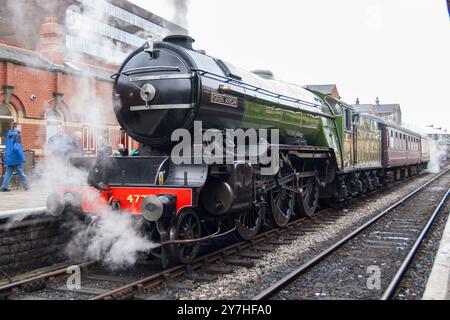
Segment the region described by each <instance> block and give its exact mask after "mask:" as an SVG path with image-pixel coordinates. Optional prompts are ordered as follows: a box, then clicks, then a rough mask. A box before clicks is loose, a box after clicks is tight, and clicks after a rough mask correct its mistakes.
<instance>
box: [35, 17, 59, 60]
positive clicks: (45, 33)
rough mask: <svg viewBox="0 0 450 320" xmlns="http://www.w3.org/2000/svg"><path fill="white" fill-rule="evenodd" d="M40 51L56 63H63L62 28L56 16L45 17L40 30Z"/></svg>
mask: <svg viewBox="0 0 450 320" xmlns="http://www.w3.org/2000/svg"><path fill="white" fill-rule="evenodd" d="M39 35H40V45H39V48H40V50H39V51H40V52H41V53H42V54H43V55H44V56H45V57H47V58H49V59H50V60H51V61H53V62H54V63H56V64H63V63H64V48H65V46H64V28H63V26H62V25H60V24H59V23H58V18H56V17H49V18H46V19H45V22H44V24H42V26H41V28H40V30H39Z"/></svg>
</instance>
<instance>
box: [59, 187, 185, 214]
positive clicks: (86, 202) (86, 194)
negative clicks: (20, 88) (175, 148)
mask: <svg viewBox="0 0 450 320" xmlns="http://www.w3.org/2000/svg"><path fill="white" fill-rule="evenodd" d="M106 189H107V191H103V192H100V191H99V190H98V189H96V188H94V187H78V188H76V189H73V188H65V189H61V190H60V193H61V194H64V193H68V192H71V193H78V194H81V195H82V205H81V209H82V211H83V212H86V213H97V212H101V211H103V210H105V209H107V208H108V201H109V199H110V198H111V197H113V198H114V201H119V202H120V206H121V209H122V210H123V211H126V212H130V213H132V214H137V215H140V214H141V203H142V200H143V199H144V198H145V197H146V196H149V195H154V196H158V195H163V194H173V195H176V196H177V204H176V210H177V213H178V212H179V211H180V210H181V209H183V208H185V207H192V205H193V191H192V189H189V188H134V187H128V188H127V187H107V188H106ZM130 195H131V196H132V197H133V202H132V203H130V198H129V197H130Z"/></svg>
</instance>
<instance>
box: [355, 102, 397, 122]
mask: <svg viewBox="0 0 450 320" xmlns="http://www.w3.org/2000/svg"><path fill="white" fill-rule="evenodd" d="M353 107H354V108H355V110H356V111H358V112H361V113H368V114H373V115H376V116H377V117H380V118H382V119H384V120H386V121H390V122H393V123H396V124H398V125H401V124H402V109H401V107H400V105H399V104H382V103H380V99H379V98H377V99H376V102H375V104H362V103H360V102H359V99H357V100H356V104H355V105H353Z"/></svg>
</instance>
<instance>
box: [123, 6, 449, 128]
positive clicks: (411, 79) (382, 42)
mask: <svg viewBox="0 0 450 320" xmlns="http://www.w3.org/2000/svg"><path fill="white" fill-rule="evenodd" d="M131 1H132V2H134V3H136V4H138V5H140V6H141V7H143V8H145V9H147V10H149V11H151V12H154V13H155V14H158V15H160V16H162V17H164V18H166V19H168V20H172V17H173V16H174V8H173V7H172V1H170V0H131ZM188 21H189V26H188V27H189V31H190V35H191V36H192V37H193V38H195V39H196V40H197V41H196V45H195V47H196V48H198V49H204V50H206V52H207V54H209V55H212V56H215V57H219V58H222V59H224V60H227V61H229V62H231V63H233V64H235V65H237V66H241V67H243V68H245V69H248V70H252V69H270V70H272V71H273V72H274V73H275V75H276V76H277V77H278V78H279V79H280V80H285V81H289V82H294V83H298V84H302V85H305V84H329V83H336V84H337V85H338V89H339V91H340V94H341V96H342V97H343V100H344V101H347V102H348V103H354V101H355V100H356V97H359V98H360V100H361V103H373V102H374V101H375V98H376V97H377V96H379V97H380V100H381V103H400V104H401V107H402V111H403V120H404V122H406V123H407V124H408V125H410V126H412V127H413V128H423V127H424V126H425V125H428V124H435V125H440V126H443V127H446V128H448V129H450V96H449V93H450V19H449V16H448V13H447V6H446V1H445V0H395V1H392V0H390V1H389V0H340V1H336V0H277V1H268V0H225V1H223V0H221V1H219V0H191V1H190V6H189V15H188Z"/></svg>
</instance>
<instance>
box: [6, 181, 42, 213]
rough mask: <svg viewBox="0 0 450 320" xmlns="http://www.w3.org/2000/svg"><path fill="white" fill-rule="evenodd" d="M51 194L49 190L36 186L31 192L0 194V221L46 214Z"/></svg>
mask: <svg viewBox="0 0 450 320" xmlns="http://www.w3.org/2000/svg"><path fill="white" fill-rule="evenodd" d="M49 194H50V191H49V190H47V189H46V188H42V187H39V186H34V187H33V188H32V189H31V190H29V191H22V190H12V191H10V192H0V219H8V218H12V217H13V216H19V217H20V216H28V215H36V214H44V213H46V202H47V197H48V195H49Z"/></svg>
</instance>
